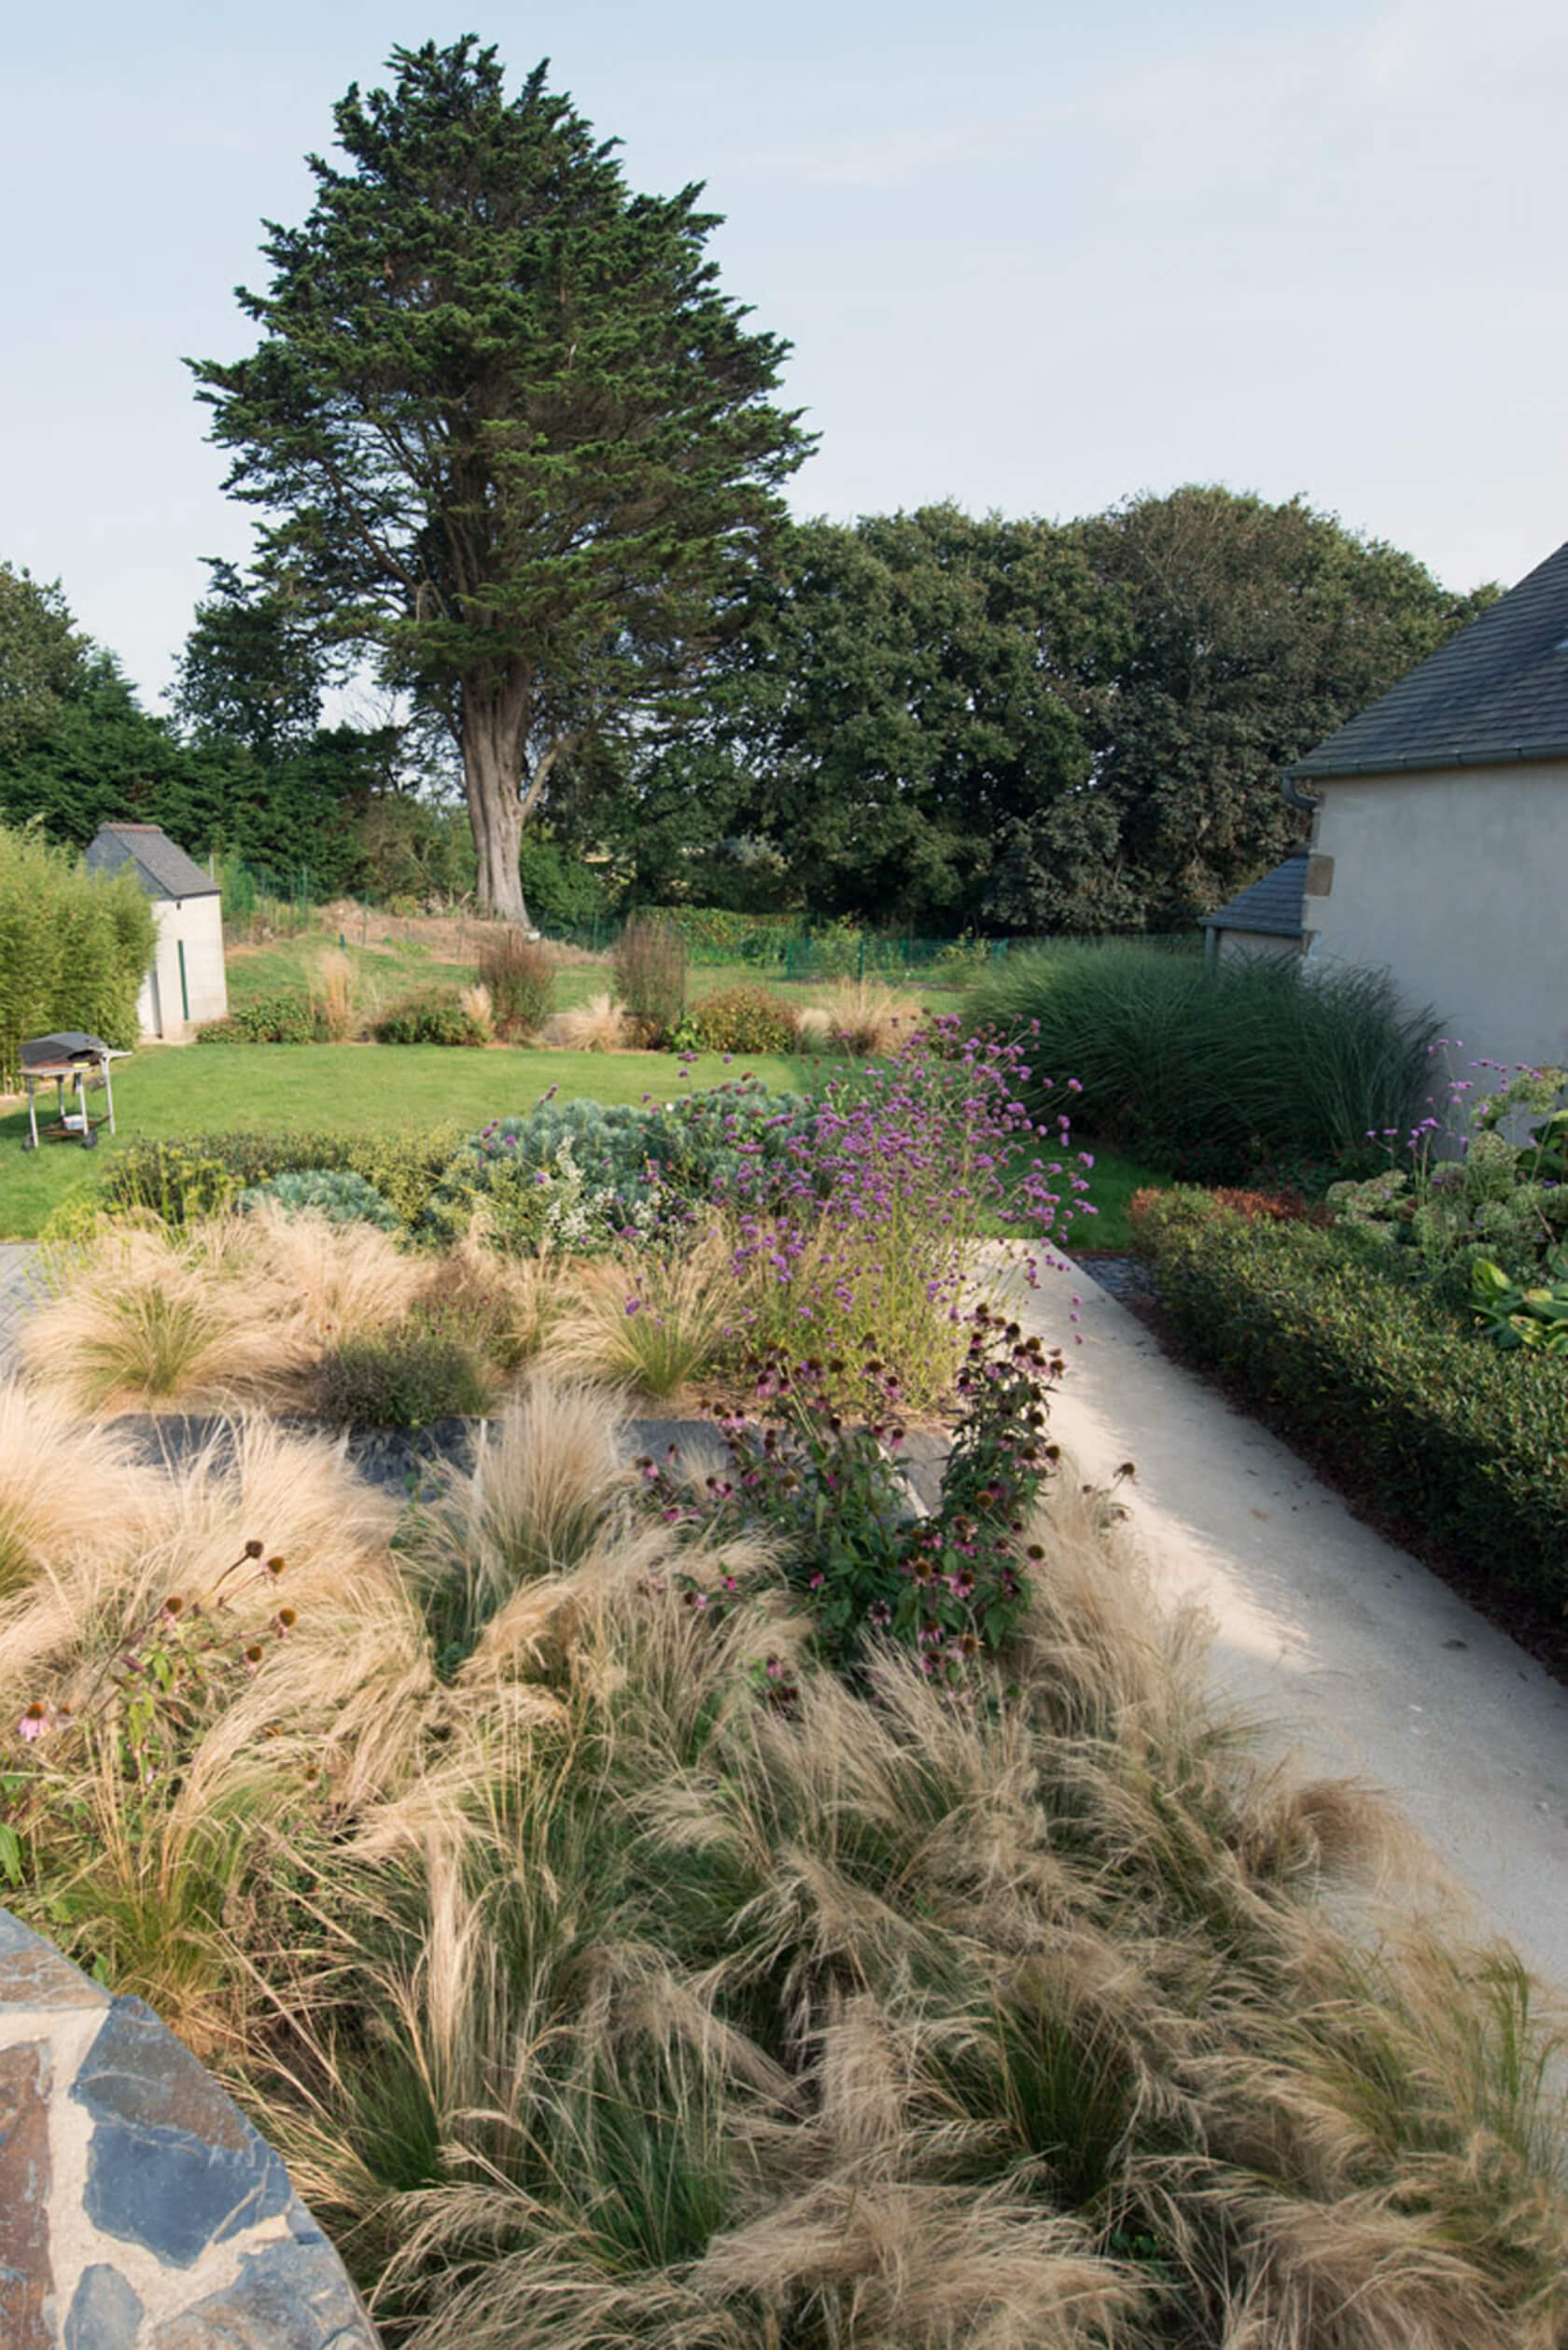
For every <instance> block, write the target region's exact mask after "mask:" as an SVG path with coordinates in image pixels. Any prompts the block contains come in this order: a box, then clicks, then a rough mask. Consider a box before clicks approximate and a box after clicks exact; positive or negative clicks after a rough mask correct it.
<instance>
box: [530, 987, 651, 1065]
mask: <svg viewBox="0 0 1568 2350" xmlns="http://www.w3.org/2000/svg"><path fill="white" fill-rule="evenodd" d="M540 1042H543V1043H545V1044H555V1045H560V1046H564V1047H565V1048H566V1049H567V1051H568V1052H574V1053H621V1052H623V1051H624V1050H625V1048H626V1046H627V1045H628V1043H629V1042H631V1026H630V1023H629V1022H628V1020H627V1017H626V1012H625V1007H624V1006H623V1005H622V1004H619V1003H617V1002H616V1001H615V1000H614V998H613V997H612V996H610V995H609V994H607V993H605V992H604V991H603V990H601V991H600V993H599V994H597V995H595V996H590V997H589V998H588V1000H587V1002H586V1003H578V1004H572V1005H570V1006H568V1008H567V1010H566V1011H565V1012H557V1013H554V1014H552V1016H551V1018H550V1019H549V1020H547V1021H546V1023H545V1025H544V1028H543V1029H542V1031H541V1032H540Z"/></svg>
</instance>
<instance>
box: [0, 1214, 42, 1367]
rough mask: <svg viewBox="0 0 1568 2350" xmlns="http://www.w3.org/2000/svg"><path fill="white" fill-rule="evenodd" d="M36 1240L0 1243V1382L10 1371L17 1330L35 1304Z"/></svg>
mask: <svg viewBox="0 0 1568 2350" xmlns="http://www.w3.org/2000/svg"><path fill="white" fill-rule="evenodd" d="M37 1254H38V1244H37V1242H36V1241H35V1240H0V1378H4V1377H5V1375H6V1373H7V1370H8V1369H9V1367H10V1358H11V1353H12V1350H13V1347H14V1345H15V1341H16V1334H17V1329H18V1326H19V1325H20V1323H21V1318H22V1316H23V1314H25V1313H26V1312H27V1310H28V1309H29V1308H30V1307H31V1306H32V1304H33V1301H34V1289H33V1283H32V1278H31V1275H32V1267H33V1265H34V1263H35V1259H36V1257H37Z"/></svg>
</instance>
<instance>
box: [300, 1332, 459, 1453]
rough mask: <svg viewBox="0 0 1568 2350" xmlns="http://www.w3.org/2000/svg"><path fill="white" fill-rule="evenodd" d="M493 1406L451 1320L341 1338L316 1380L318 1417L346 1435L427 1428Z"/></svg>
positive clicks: (324, 1362)
mask: <svg viewBox="0 0 1568 2350" xmlns="http://www.w3.org/2000/svg"><path fill="white" fill-rule="evenodd" d="M492 1401H493V1397H492V1392H491V1389H490V1384H489V1381H488V1379H487V1378H486V1376H485V1369H484V1364H483V1362H482V1360H481V1359H480V1357H479V1355H478V1353H477V1352H476V1351H475V1350H474V1348H473V1347H472V1346H471V1345H470V1344H469V1341H468V1339H467V1338H466V1337H465V1336H463V1335H462V1333H461V1330H460V1328H459V1326H458V1323H457V1321H456V1318H455V1316H452V1315H450V1314H446V1315H443V1314H440V1313H436V1312H429V1311H427V1312H426V1313H424V1314H415V1315H411V1316H410V1318H409V1320H408V1321H407V1322H401V1323H399V1325H398V1327H397V1328H396V1329H393V1330H388V1331H381V1332H377V1333H376V1334H375V1335H374V1336H369V1337H363V1338H350V1339H346V1340H345V1341H344V1342H343V1345H342V1346H339V1347H335V1348H334V1349H333V1350H332V1351H331V1353H329V1354H328V1355H327V1356H325V1357H324V1358H323V1360H322V1362H321V1364H320V1366H319V1368H318V1370H317V1373H316V1404H317V1408H318V1409H319V1410H320V1412H321V1413H322V1416H323V1417H324V1418H325V1419H327V1420H334V1421H336V1422H337V1423H338V1424H339V1425H340V1426H343V1427H349V1428H424V1427H427V1426H428V1424H429V1422H430V1421H431V1420H450V1419H454V1418H463V1419H471V1418H473V1417H474V1416H476V1415H477V1414H480V1413H483V1412H487V1411H488V1410H489V1408H490V1406H491V1403H492Z"/></svg>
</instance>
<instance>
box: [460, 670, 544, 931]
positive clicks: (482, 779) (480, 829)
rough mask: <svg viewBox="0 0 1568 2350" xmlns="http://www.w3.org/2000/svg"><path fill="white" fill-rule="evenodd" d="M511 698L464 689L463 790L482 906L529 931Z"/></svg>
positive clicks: (515, 721)
mask: <svg viewBox="0 0 1568 2350" xmlns="http://www.w3.org/2000/svg"><path fill="white" fill-rule="evenodd" d="M510 700H511V697H510V696H504V695H502V696H497V697H496V698H494V699H492V698H490V697H488V696H486V697H482V696H481V695H479V694H477V693H465V694H464V696H463V789H464V792H465V794H466V796H467V799H468V803H469V823H470V824H471V825H472V827H473V837H474V851H475V854H476V856H477V857H478V860H479V904H480V911H481V912H482V913H483V914H492V915H496V916H498V917H499V919H500V920H501V921H503V922H515V923H517V924H518V926H519V927H520V928H521V929H523V930H528V929H530V928H531V927H532V925H531V924H530V922H529V920H528V909H527V906H526V905H525V902H524V899H523V878H522V875H521V874H520V873H519V872H518V870H517V852H518V849H519V847H520V846H521V845H522V840H523V802H522V797H521V790H520V786H521V781H522V778H521V776H520V774H519V772H518V769H519V759H518V748H517V745H518V734H519V729H518V724H517V720H516V717H515V716H514V715H513V713H512V711H511V708H510V707H509V703H510Z"/></svg>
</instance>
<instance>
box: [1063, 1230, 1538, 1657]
mask: <svg viewBox="0 0 1568 2350" xmlns="http://www.w3.org/2000/svg"><path fill="white" fill-rule="evenodd" d="M1123 1267H1127V1268H1129V1271H1130V1273H1131V1275H1133V1276H1141V1279H1139V1278H1128V1275H1127V1273H1124V1271H1123V1270H1122V1268H1123ZM1084 1269H1085V1272H1086V1273H1088V1274H1089V1275H1090V1276H1091V1277H1092V1278H1093V1279H1094V1280H1102V1276H1101V1271H1100V1266H1099V1265H1097V1264H1096V1262H1095V1260H1094V1259H1093V1258H1092V1257H1085V1261H1084ZM1108 1269H1111V1270H1112V1278H1111V1280H1105V1281H1103V1282H1102V1286H1104V1287H1105V1288H1107V1289H1109V1290H1111V1291H1112V1293H1113V1295H1114V1296H1115V1298H1116V1300H1117V1302H1118V1304H1120V1305H1122V1306H1125V1307H1126V1308H1127V1312H1128V1313H1129V1314H1131V1315H1133V1316H1134V1318H1135V1319H1136V1320H1137V1321H1139V1322H1141V1323H1142V1325H1143V1327H1144V1329H1145V1330H1147V1331H1148V1332H1149V1334H1150V1336H1152V1337H1154V1338H1155V1340H1157V1342H1158V1344H1159V1345H1160V1347H1161V1348H1162V1349H1163V1350H1164V1351H1165V1352H1166V1353H1167V1354H1168V1355H1169V1357H1170V1359H1171V1361H1172V1362H1173V1363H1180V1364H1181V1365H1182V1367H1183V1370H1187V1371H1191V1372H1193V1373H1194V1374H1195V1375H1196V1377H1197V1378H1200V1379H1202V1381H1203V1382H1204V1385H1205V1386H1206V1387H1211V1388H1212V1389H1213V1390H1214V1392H1216V1394H1220V1395H1224V1396H1225V1398H1226V1400H1227V1402H1229V1403H1232V1404H1235V1405H1236V1406H1238V1407H1239V1409H1240V1410H1242V1411H1244V1412H1248V1413H1250V1414H1251V1415H1252V1417H1253V1419H1254V1420H1264V1421H1265V1422H1266V1424H1267V1426H1268V1427H1269V1428H1270V1429H1271V1430H1272V1431H1273V1433H1274V1434H1275V1435H1277V1436H1278V1437H1279V1439H1280V1441H1281V1444H1282V1445H1284V1446H1285V1447H1286V1448H1287V1449H1288V1450H1289V1451H1291V1452H1294V1453H1295V1457H1296V1459H1297V1460H1298V1461H1300V1462H1304V1464H1305V1465H1306V1466H1307V1467H1308V1468H1309V1469H1310V1470H1311V1471H1312V1473H1313V1475H1314V1476H1319V1477H1321V1478H1322V1479H1323V1483H1324V1484H1325V1485H1326V1486H1329V1487H1330V1488H1331V1489H1332V1490H1334V1491H1335V1492H1337V1494H1338V1496H1339V1498H1340V1500H1341V1501H1342V1502H1343V1503H1344V1504H1345V1506H1346V1508H1347V1509H1349V1510H1351V1512H1352V1513H1353V1515H1354V1516H1355V1517H1357V1518H1360V1519H1361V1520H1362V1522H1363V1524H1364V1525H1367V1526H1370V1527H1372V1528H1373V1530H1374V1531H1375V1532H1378V1533H1379V1534H1381V1535H1383V1536H1384V1537H1385V1539H1386V1540H1387V1541H1389V1542H1394V1543H1397V1544H1398V1545H1399V1546H1400V1548H1401V1549H1403V1550H1407V1551H1408V1552H1409V1553H1410V1556H1411V1557H1412V1558H1413V1559H1415V1560H1419V1561H1420V1563H1421V1565H1422V1566H1423V1567H1425V1568H1427V1569H1428V1570H1429V1572H1430V1573H1431V1574H1435V1576H1436V1577H1437V1579H1438V1581H1439V1582H1440V1583H1446V1584H1447V1585H1448V1587H1449V1590H1450V1591H1457V1592H1458V1594H1459V1596H1460V1598H1461V1599H1462V1600H1466V1601H1468V1602H1469V1604H1470V1605H1471V1606H1472V1607H1473V1608H1474V1609H1475V1611H1476V1613H1477V1616H1485V1617H1486V1619H1487V1622H1488V1623H1489V1624H1491V1625H1494V1626H1495V1627H1496V1629H1497V1630H1499V1631H1500V1632H1505V1633H1506V1634H1507V1636H1508V1638H1509V1639H1510V1640H1511V1641H1514V1642H1516V1643H1517V1644H1518V1645H1519V1647H1520V1648H1522V1649H1523V1650H1524V1652H1525V1654H1526V1655H1527V1656H1530V1657H1533V1658H1534V1659H1535V1661H1536V1663H1537V1664H1538V1665H1541V1666H1542V1667H1544V1669H1545V1670H1546V1671H1547V1672H1549V1673H1550V1674H1551V1676H1552V1679H1553V1680H1554V1681H1557V1682H1560V1683H1561V1685H1562V1686H1563V1687H1564V1688H1568V1616H1563V1615H1562V1614H1561V1613H1559V1612H1556V1611H1554V1610H1553V1609H1551V1608H1549V1607H1546V1606H1543V1605H1542V1603H1541V1602H1539V1601H1538V1600H1533V1599H1532V1598H1530V1597H1529V1596H1528V1594H1526V1593H1525V1592H1523V1591H1516V1590H1514V1589H1512V1588H1510V1587H1509V1586H1508V1585H1507V1584H1505V1583H1500V1582H1498V1581H1497V1580H1496V1578H1495V1577H1494V1576H1491V1575H1486V1574H1480V1573H1479V1572H1478V1571H1477V1568H1476V1567H1475V1566H1474V1565H1473V1564H1472V1563H1471V1562H1470V1560H1467V1559H1464V1558H1463V1557H1462V1556H1461V1555H1460V1554H1459V1553H1458V1552H1456V1551H1445V1550H1444V1549H1443V1547H1442V1546H1441V1544H1439V1543H1437V1542H1436V1541H1435V1539H1434V1537H1433V1535H1432V1532H1431V1530H1430V1529H1429V1528H1427V1527H1419V1526H1411V1525H1408V1524H1407V1523H1405V1522H1404V1521H1403V1520H1402V1519H1401V1518H1398V1517H1397V1516H1395V1515H1394V1514H1393V1513H1392V1512H1391V1511H1390V1510H1389V1509H1388V1508H1387V1507H1386V1506H1384V1505H1383V1503H1382V1499H1381V1496H1380V1495H1379V1493H1378V1492H1377V1491H1376V1490H1374V1489H1371V1488H1367V1487H1358V1486H1357V1485H1356V1484H1355V1482H1354V1480H1353V1478H1352V1477H1351V1476H1350V1475H1349V1473H1348V1472H1347V1469H1346V1466H1345V1463H1344V1462H1340V1461H1329V1460H1327V1459H1325V1458H1324V1457H1323V1455H1322V1454H1321V1453H1320V1452H1318V1451H1317V1450H1316V1449H1315V1448H1314V1447H1312V1446H1311V1445H1309V1444H1305V1443H1303V1441H1302V1439H1301V1435H1300V1433H1299V1431H1298V1430H1296V1429H1294V1428H1292V1427H1291V1426H1290V1425H1289V1424H1288V1422H1285V1421H1283V1420H1281V1419H1279V1418H1276V1417H1272V1416H1270V1414H1269V1413H1268V1412H1267V1411H1262V1410H1260V1409H1259V1408H1258V1402H1257V1398H1256V1396H1255V1395H1252V1394H1249V1392H1247V1390H1246V1389H1245V1388H1243V1387H1241V1386H1240V1385H1239V1384H1238V1383H1237V1382H1235V1381H1233V1380H1227V1379H1223V1378H1219V1377H1218V1376H1217V1375H1216V1374H1215V1373H1214V1372H1212V1371H1211V1370H1210V1369H1209V1367H1208V1366H1207V1364H1202V1363H1199V1362H1197V1361H1196V1360H1195V1359H1194V1357H1193V1355H1192V1354H1191V1352H1190V1351H1189V1350H1188V1349H1187V1348H1186V1347H1185V1346H1184V1345H1183V1340H1182V1337H1181V1334H1180V1333H1179V1331H1178V1330H1177V1328H1176V1325H1175V1323H1174V1322H1173V1321H1172V1320H1171V1317H1170V1316H1169V1314H1168V1313H1167V1311H1166V1310H1165V1308H1164V1307H1163V1306H1162V1305H1161V1304H1160V1302H1159V1298H1158V1295H1157V1294H1156V1293H1155V1288H1154V1284H1153V1281H1152V1280H1151V1279H1150V1277H1149V1274H1148V1271H1147V1268H1146V1267H1145V1266H1141V1264H1140V1263H1139V1261H1138V1260H1137V1259H1136V1258H1133V1257H1127V1258H1119V1259H1115V1260H1109V1261H1108Z"/></svg>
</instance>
